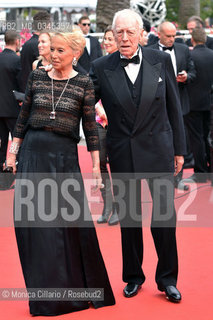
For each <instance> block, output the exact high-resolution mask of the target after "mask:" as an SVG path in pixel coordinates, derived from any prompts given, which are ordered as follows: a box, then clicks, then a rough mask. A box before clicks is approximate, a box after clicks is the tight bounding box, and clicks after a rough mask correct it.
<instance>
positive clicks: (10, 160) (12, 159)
mask: <svg viewBox="0 0 213 320" xmlns="http://www.w3.org/2000/svg"><path fill="white" fill-rule="evenodd" d="M3 168H4V169H6V168H13V173H16V171H17V169H16V155H15V154H13V153H9V155H8V157H7V160H6V166H5V164H4V166H3Z"/></svg>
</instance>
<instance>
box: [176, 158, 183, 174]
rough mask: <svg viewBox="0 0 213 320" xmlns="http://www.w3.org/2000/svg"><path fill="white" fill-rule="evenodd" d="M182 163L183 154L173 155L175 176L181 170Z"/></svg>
mask: <svg viewBox="0 0 213 320" xmlns="http://www.w3.org/2000/svg"><path fill="white" fill-rule="evenodd" d="M183 164H184V157H183V156H175V164H174V166H175V174H174V175H175V176H176V175H177V174H178V173H179V172H180V171H181V169H182V167H183Z"/></svg>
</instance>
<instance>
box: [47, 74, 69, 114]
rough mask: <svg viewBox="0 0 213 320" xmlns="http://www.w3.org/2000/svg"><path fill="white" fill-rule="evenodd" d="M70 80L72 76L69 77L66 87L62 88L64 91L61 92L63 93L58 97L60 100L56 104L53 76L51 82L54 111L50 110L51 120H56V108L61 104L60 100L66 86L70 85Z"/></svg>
mask: <svg viewBox="0 0 213 320" xmlns="http://www.w3.org/2000/svg"><path fill="white" fill-rule="evenodd" d="M69 80H70V78H68V79H67V82H66V84H65V86H64V89H63V90H62V92H61V94H60V97H59V98H58V101H57V102H56V104H55V103H54V90H53V78H51V83H52V111H51V112H50V119H51V120H55V115H56V112H55V110H56V108H57V106H58V104H59V102H60V100H61V97H62V95H63V93H64V91H65V90H66V88H67V85H68V82H69Z"/></svg>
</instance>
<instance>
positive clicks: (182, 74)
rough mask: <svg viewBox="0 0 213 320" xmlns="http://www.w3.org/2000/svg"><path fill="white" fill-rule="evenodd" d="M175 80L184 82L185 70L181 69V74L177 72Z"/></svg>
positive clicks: (185, 77) (185, 78)
mask: <svg viewBox="0 0 213 320" xmlns="http://www.w3.org/2000/svg"><path fill="white" fill-rule="evenodd" d="M176 80H177V82H186V80H187V72H186V71H185V70H183V71H181V74H180V73H178V75H177V77H176Z"/></svg>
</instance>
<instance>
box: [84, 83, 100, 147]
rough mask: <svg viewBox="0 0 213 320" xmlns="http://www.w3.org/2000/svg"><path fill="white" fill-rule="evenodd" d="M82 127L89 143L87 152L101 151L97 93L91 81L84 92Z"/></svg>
mask: <svg viewBox="0 0 213 320" xmlns="http://www.w3.org/2000/svg"><path fill="white" fill-rule="evenodd" d="M82 125H83V130H84V134H85V138H86V143H87V150H88V151H94V150H99V138H98V129H97V124H96V121H95V92H94V87H93V83H92V80H91V79H89V80H88V82H87V84H86V86H85V91H84V101H83V115H82Z"/></svg>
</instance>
